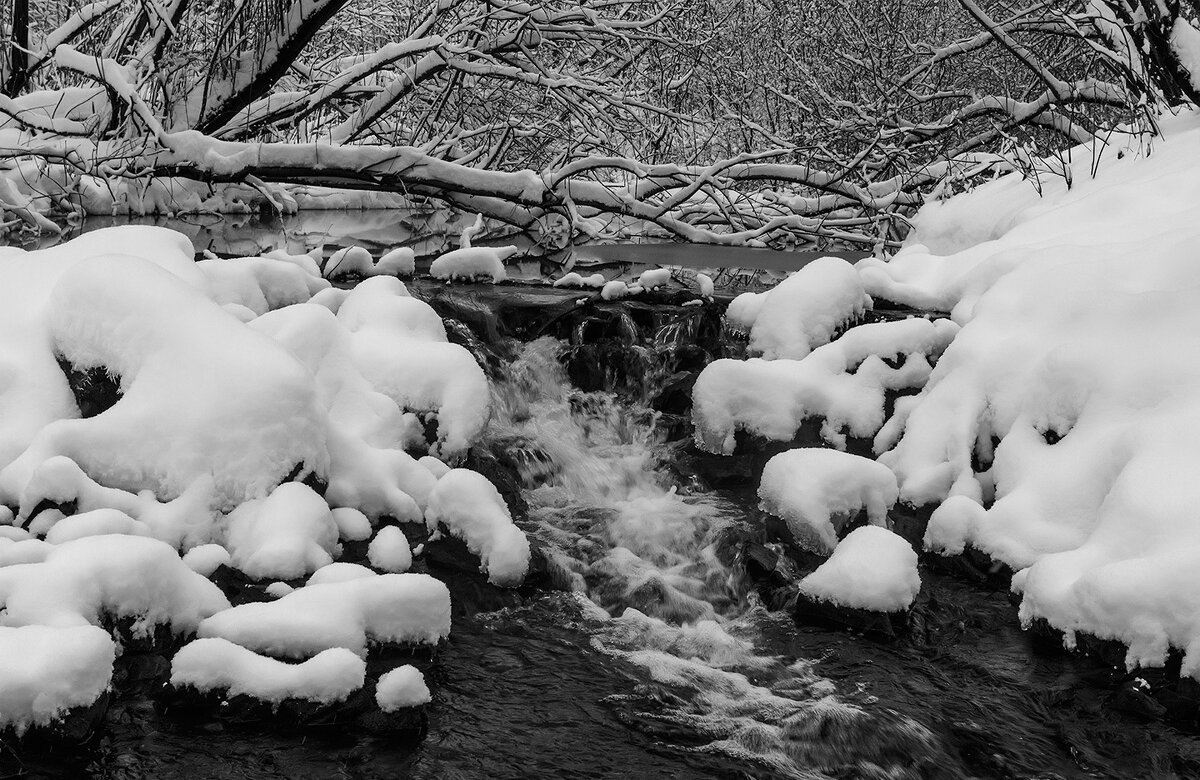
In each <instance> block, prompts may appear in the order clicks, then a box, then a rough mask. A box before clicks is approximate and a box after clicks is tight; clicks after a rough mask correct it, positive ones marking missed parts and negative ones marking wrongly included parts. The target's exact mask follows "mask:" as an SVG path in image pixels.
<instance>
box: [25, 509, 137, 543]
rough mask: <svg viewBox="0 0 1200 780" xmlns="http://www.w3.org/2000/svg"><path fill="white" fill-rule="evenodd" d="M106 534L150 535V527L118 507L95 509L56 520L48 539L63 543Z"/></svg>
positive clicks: (50, 541)
mask: <svg viewBox="0 0 1200 780" xmlns="http://www.w3.org/2000/svg"><path fill="white" fill-rule="evenodd" d="M105 534H130V535H133V536H149V535H150V528H149V527H148V526H147V525H146V524H145V523H142V522H139V521H137V520H134V519H133V518H132V517H130V516H129V515H127V514H125V513H124V512H122V511H120V510H118V509H93V510H92V511H91V512H83V513H81V514H78V515H71V516H69V517H64V518H62V519H61V520H59V521H58V522H56V523H55V524H54V525H53V526H52V527H51V528H50V530H49V531H47V532H46V541H47V542H49V543H50V544H62V543H63V542H69V541H71V540H73V539H82V538H84V537H85V536H103V535H105Z"/></svg>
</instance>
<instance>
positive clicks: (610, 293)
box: [600, 279, 633, 301]
mask: <svg viewBox="0 0 1200 780" xmlns="http://www.w3.org/2000/svg"><path fill="white" fill-rule="evenodd" d="M632 292H633V288H631V287H630V286H629V285H627V284H625V282H622V281H621V280H620V279H614V280H612V281H611V282H606V283H605V285H604V287H602V288H601V289H600V297H601V298H603V299H604V300H606V301H615V300H618V299H620V298H624V297H625V296H627V295H629V294H630V293H632Z"/></svg>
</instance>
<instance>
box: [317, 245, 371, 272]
mask: <svg viewBox="0 0 1200 780" xmlns="http://www.w3.org/2000/svg"><path fill="white" fill-rule="evenodd" d="M374 268H375V261H374V259H373V258H372V257H371V253H370V252H368V251H367V250H365V249H363V248H362V247H361V246H348V247H345V248H343V249H339V250H337V251H336V252H334V253H333V254H332V255H330V256H329V259H328V260H327V261H326V262H325V268H324V269H322V274H323V275H324V276H325V278H326V279H338V278H342V277H346V276H351V275H354V276H370V275H371V272H372V271H373V270H374Z"/></svg>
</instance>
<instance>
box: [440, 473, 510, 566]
mask: <svg viewBox="0 0 1200 780" xmlns="http://www.w3.org/2000/svg"><path fill="white" fill-rule="evenodd" d="M425 522H426V524H427V525H428V526H429V528H430V530H435V529H436V528H437V525H438V523H443V524H445V526H446V528H448V529H449V530H450V533H451V534H453V535H454V536H456V537H458V538H460V539H462V540H463V541H465V542H466V543H467V548H468V549H469V550H470V551H471V552H473V553H475V554H476V555H478V556H479V561H480V568H481V569H482V570H483V571H486V572H487V574H488V581H489V582H491V583H493V584H495V585H502V586H516V585H520V584H521V583H522V582H523V581H524V580H525V575H526V574H527V573H528V572H529V558H530V551H529V539H527V538H526V537H525V532H524V531H522V530H521V529H520V528H517V527H516V525H514V524H513V521H512V516H511V515H510V514H509V511H508V506H507V505H506V504H505V503H504V499H503V497H501V495H500V492H499V491H498V490H496V487H495V485H493V484H492V483H491V482H488V480H487V479H486V478H485V477H484V476H483V475H482V474H479V473H477V472H474V471H470V470H469V469H452V470H451V471H449V472H447V473H446V474H445V475H444V476H442V478H441V479H439V480H438V482H437V485H436V486H434V489H433V492H432V493H431V494H430V496H429V506H428V507H427V508H426V511H425Z"/></svg>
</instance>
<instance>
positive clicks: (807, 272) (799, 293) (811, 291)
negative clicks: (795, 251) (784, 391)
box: [750, 257, 871, 360]
mask: <svg viewBox="0 0 1200 780" xmlns="http://www.w3.org/2000/svg"><path fill="white" fill-rule="evenodd" d="M869 308H871V298H870V296H868V295H867V293H866V291H865V290H864V289H863V283H862V280H861V279H860V278H859V275H858V272H857V271H856V270H854V266H852V265H850V264H849V263H847V262H846V261H845V260H842V259H841V258H837V257H822V258H818V259H817V260H813V261H812V262H811V263H809V264H807V265H805V266H804V267H803V268H801V269H800V270H799V271H797V272H796V273H794V274H792V275H791V276H789V277H788V278H787V279H784V280H783V281H782V282H780V283H779V284H778V285H777V286H776V287H774V288H773V289H771V290H770V291H769V292H767V294H766V298H765V300H763V301H762V302H761V306H760V307H759V309H758V312H757V313H756V314H755V316H754V323H753V325H751V326H750V351H751V352H753V353H756V354H759V355H761V356H762V357H763V358H764V359H766V360H774V359H775V358H791V359H793V360H795V359H799V358H802V357H804V356H805V355H807V354H808V353H809V352H811V351H812V350H813V349H815V348H816V347H819V346H821V345H822V344H827V343H829V340H830V339H832V338H833V336H834V334H835V333H836V332H837V330H838V329H839V328H841V327H842V326H843V325H845V324H846V323H847V322H850V321H852V320H854V319H856V318H857V317H859V316H861V315H862V314H863V312H865V311H866V310H867V309H869Z"/></svg>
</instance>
